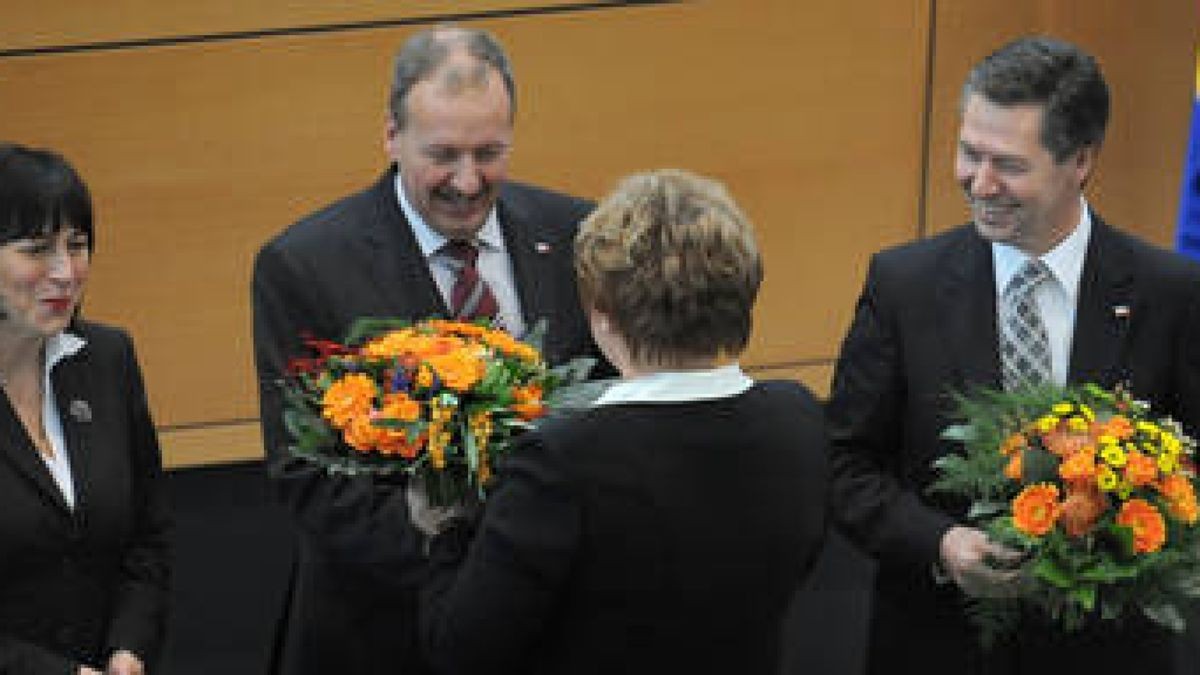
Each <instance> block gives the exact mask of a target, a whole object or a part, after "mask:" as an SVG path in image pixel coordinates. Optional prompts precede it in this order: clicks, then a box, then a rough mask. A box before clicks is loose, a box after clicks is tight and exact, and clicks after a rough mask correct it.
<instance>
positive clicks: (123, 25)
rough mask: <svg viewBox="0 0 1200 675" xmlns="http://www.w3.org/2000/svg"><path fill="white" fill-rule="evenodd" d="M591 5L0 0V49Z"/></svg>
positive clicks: (528, 0) (514, 0) (485, 0)
mask: <svg viewBox="0 0 1200 675" xmlns="http://www.w3.org/2000/svg"><path fill="white" fill-rule="evenodd" d="M584 4H589V5H590V4H595V3H589V2H582V1H580V0H455V1H454V2H447V1H446V0H404V1H403V2H354V1H353V0H337V1H334V2H330V1H329V0H253V1H252V2H245V1H243V0H205V1H204V2H161V1H160V0H105V1H104V2H90V3H87V7H86V9H82V8H81V5H80V3H79V2H76V1H74V0H40V1H39V2H38V3H37V11H32V10H31V6H30V3H29V2H27V1H26V0H0V50H12V49H31V48H34V49H36V48H45V47H59V46H70V45H87V44H94V43H97V42H116V41H130V40H148V39H159V38H170V37H178V36H194V35H211V34H220V33H234V32H248V31H263V30H279V29H287V28H304V27H313V26H327V25H330V24H348V23H363V22H378V21H394V20H408V19H420V20H427V19H430V18H434V17H441V16H448V15H458V16H462V15H466V14H471V13H502V12H509V11H520V10H524V9H529V8H531V7H535V8H562V7H570V6H573V5H584Z"/></svg>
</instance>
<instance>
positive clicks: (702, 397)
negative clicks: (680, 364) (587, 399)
mask: <svg viewBox="0 0 1200 675" xmlns="http://www.w3.org/2000/svg"><path fill="white" fill-rule="evenodd" d="M752 386H754V380H752V379H750V377H749V376H747V375H746V373H744V372H742V367H741V366H739V365H738V364H736V363H731V364H729V365H727V366H718V367H716V368H711V369H706V370H672V371H665V372H661V373H651V374H649V375H642V376H640V377H634V378H631V379H628V380H620V381H618V382H617V383H615V384H613V385H612V386H611V387H609V388H608V390H607V391H605V392H604V394H603V395H601V396H600V398H598V399H596V402H595V403H594V404H593V405H596V406H602V405H616V404H620V403H688V402H692V401H711V400H713V399H719V398H729V397H731V396H737V395H738V394H741V393H744V392H745V391H746V390H747V389H749V388H750V387H752Z"/></svg>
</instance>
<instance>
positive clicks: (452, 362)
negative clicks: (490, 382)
mask: <svg viewBox="0 0 1200 675" xmlns="http://www.w3.org/2000/svg"><path fill="white" fill-rule="evenodd" d="M426 363H428V364H429V367H431V368H433V371H434V372H435V373H437V376H438V378H439V379H440V380H441V381H442V384H443V385H444V386H446V387H447V388H449V389H453V390H454V391H458V392H464V391H468V390H469V389H470V388H471V387H474V386H475V385H476V384H477V383H478V382H479V381H480V380H482V379H483V375H484V373H485V372H486V371H487V363H486V362H485V361H484V360H483V359H481V358H479V357H478V356H476V355H475V354H473V353H471V352H470V351H468V350H465V349H459V350H455V351H452V352H449V353H446V354H438V355H434V356H430V357H429V358H428V359H427V360H426Z"/></svg>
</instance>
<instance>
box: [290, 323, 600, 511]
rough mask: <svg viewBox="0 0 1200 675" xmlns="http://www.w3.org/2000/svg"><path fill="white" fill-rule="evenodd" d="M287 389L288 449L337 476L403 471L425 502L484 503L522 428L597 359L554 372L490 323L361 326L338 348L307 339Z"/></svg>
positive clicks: (293, 365) (537, 355)
mask: <svg viewBox="0 0 1200 675" xmlns="http://www.w3.org/2000/svg"><path fill="white" fill-rule="evenodd" d="M308 345H309V346H310V347H311V348H312V349H313V350H314V351H315V353H316V355H315V356H313V357H311V358H302V359H295V360H293V362H292V363H291V365H290V367H289V376H288V378H287V379H286V380H285V383H284V392H285V402H286V403H285V410H284V423H285V425H286V427H287V429H288V432H289V434H290V436H291V439H292V444H291V445H290V449H291V451H292V453H293V454H295V455H297V456H299V457H302V458H305V459H307V460H310V461H313V462H316V463H318V464H320V465H321V466H323V467H325V468H326V470H328V471H331V472H340V473H346V474H363V473H371V474H394V473H404V474H407V475H409V476H415V477H417V478H418V480H421V481H422V482H423V484H424V486H425V489H426V491H427V493H428V496H429V500H430V503H431V504H433V505H438V506H444V505H449V504H452V503H455V502H457V501H460V500H463V499H468V498H474V497H478V498H480V499H482V498H483V496H484V489H485V488H486V487H487V484H488V481H489V480H490V479H491V476H492V472H493V468H494V463H495V461H496V459H497V458H498V457H500V456H501V455H503V454H504V453H505V452H506V451H507V450H508V448H509V445H510V441H511V439H512V437H513V435H514V434H515V433H517V432H518V431H520V430H522V429H524V428H526V427H528V426H529V425H530V423H531V422H532V421H533V420H535V419H537V418H538V417H541V416H542V415H544V414H545V413H546V411H547V397H548V396H549V395H550V393H551V392H552V391H554V390H555V389H557V388H559V387H561V386H564V385H566V384H571V383H573V382H577V381H579V380H582V379H583V377H584V376H585V375H586V374H587V371H588V370H589V369H590V367H591V365H592V360H591V359H577V360H576V361H572V362H571V363H569V364H566V365H565V366H561V367H559V368H555V369H551V368H549V367H547V365H546V364H545V362H544V361H543V359H542V356H541V354H540V352H539V350H538V349H537V348H536V347H535V346H534V345H533V344H530V343H526V342H522V341H519V340H517V339H515V338H514V337H512V336H511V335H509V334H508V333H506V332H504V331H502V330H499V329H496V328H492V327H491V326H489V325H488V324H486V323H465V322H458V321H447V320H441V319H430V320H426V321H420V322H417V323H409V322H405V321H398V320H389V319H364V320H361V321H359V322H358V323H356V324H355V325H354V327H353V328H352V329H351V331H350V335H349V336H348V337H347V338H346V340H345V341H344V342H342V343H338V342H330V341H323V340H309V341H308Z"/></svg>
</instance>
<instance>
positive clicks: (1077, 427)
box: [1067, 417, 1091, 434]
mask: <svg viewBox="0 0 1200 675" xmlns="http://www.w3.org/2000/svg"><path fill="white" fill-rule="evenodd" d="M1090 428H1091V426H1090V425H1089V424H1088V422H1087V420H1085V419H1083V418H1082V417H1072V418H1070V419H1068V420H1067V429H1069V430H1071V431H1074V432H1075V433H1077V434H1083V433H1087V431H1088V429H1090Z"/></svg>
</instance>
